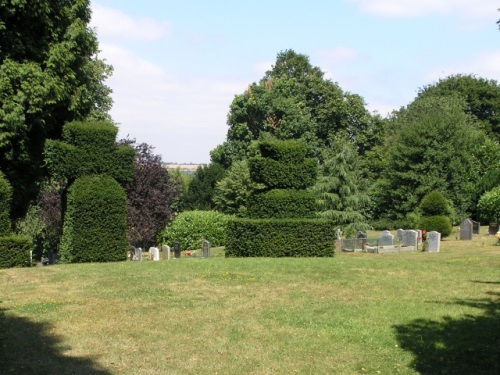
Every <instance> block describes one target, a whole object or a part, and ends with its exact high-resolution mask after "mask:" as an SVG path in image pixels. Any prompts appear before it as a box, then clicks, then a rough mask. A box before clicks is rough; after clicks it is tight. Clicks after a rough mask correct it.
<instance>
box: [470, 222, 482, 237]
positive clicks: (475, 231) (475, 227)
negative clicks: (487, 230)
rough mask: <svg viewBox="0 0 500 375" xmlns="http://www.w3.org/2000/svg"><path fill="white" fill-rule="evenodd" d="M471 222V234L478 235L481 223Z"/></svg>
mask: <svg viewBox="0 0 500 375" xmlns="http://www.w3.org/2000/svg"><path fill="white" fill-rule="evenodd" d="M471 221H472V234H479V231H480V230H481V223H480V222H478V221H474V220H471Z"/></svg>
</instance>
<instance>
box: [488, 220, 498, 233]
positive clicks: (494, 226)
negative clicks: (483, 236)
mask: <svg viewBox="0 0 500 375" xmlns="http://www.w3.org/2000/svg"><path fill="white" fill-rule="evenodd" d="M498 228H499V225H498V223H490V225H489V226H488V234H490V235H492V236H494V235H495V234H497V232H498Z"/></svg>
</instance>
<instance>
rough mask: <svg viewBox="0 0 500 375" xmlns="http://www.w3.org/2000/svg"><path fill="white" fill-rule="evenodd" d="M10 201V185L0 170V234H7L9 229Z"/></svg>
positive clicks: (10, 228)
mask: <svg viewBox="0 0 500 375" xmlns="http://www.w3.org/2000/svg"><path fill="white" fill-rule="evenodd" d="M11 202H12V187H11V186H10V184H9V181H8V180H7V179H6V178H5V176H4V175H3V173H2V172H0V236H6V235H8V234H9V233H10V232H11V230H12V227H11V221H10V204H11Z"/></svg>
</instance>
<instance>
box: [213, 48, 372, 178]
mask: <svg viewBox="0 0 500 375" xmlns="http://www.w3.org/2000/svg"><path fill="white" fill-rule="evenodd" d="M227 123H228V126H229V129H228V133H227V138H226V141H225V142H224V143H223V144H222V145H220V146H218V147H217V148H216V149H214V150H213V151H212V152H211V157H212V161H215V162H217V163H219V164H221V165H223V166H224V167H226V168H227V167H229V166H230V165H231V164H232V163H233V162H234V161H236V160H241V159H245V158H246V157H248V156H249V153H250V152H251V149H250V147H249V146H250V145H251V142H252V141H254V140H259V139H262V138H263V137H267V136H269V135H271V136H273V137H275V138H277V139H301V140H303V141H305V142H306V143H307V145H308V148H309V151H308V154H309V155H310V156H316V157H317V156H319V154H320V149H321V148H323V147H327V146H328V145H329V139H330V138H331V136H333V135H335V134H339V133H342V134H343V135H344V136H345V137H347V138H349V139H352V140H353V141H354V142H355V143H356V146H357V147H358V148H359V150H360V151H361V150H362V149H363V152H364V151H365V149H364V148H365V147H367V143H366V142H365V140H366V138H365V139H363V137H362V135H363V134H364V133H367V132H369V131H370V130H369V129H370V128H371V127H372V125H373V121H372V117H371V115H370V114H369V112H368V111H367V110H366V108H365V103H364V101H363V99H362V98H361V97H360V96H359V95H355V94H351V93H349V92H344V91H343V90H342V89H341V88H340V87H339V85H338V84H337V83H334V82H332V81H331V80H329V79H325V77H324V73H323V72H322V71H321V69H320V68H318V67H314V66H312V65H311V63H310V62H309V58H308V57H307V56H306V55H302V54H298V53H296V52H294V51H293V50H286V51H282V52H280V53H279V54H278V56H277V59H276V64H275V65H274V66H273V67H272V69H271V70H269V71H268V72H266V74H265V75H264V77H263V78H262V79H261V80H260V81H259V82H258V83H253V84H251V85H250V86H249V87H248V89H247V90H246V91H245V92H244V93H243V94H240V95H237V96H236V97H235V98H234V100H233V102H232V103H231V107H230V111H229V114H228V120H227Z"/></svg>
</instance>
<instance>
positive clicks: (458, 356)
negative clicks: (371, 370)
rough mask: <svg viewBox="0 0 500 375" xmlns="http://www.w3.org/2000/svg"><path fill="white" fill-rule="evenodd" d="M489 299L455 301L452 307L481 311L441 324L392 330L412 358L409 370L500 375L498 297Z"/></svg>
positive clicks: (421, 321) (419, 322)
mask: <svg viewBox="0 0 500 375" xmlns="http://www.w3.org/2000/svg"><path fill="white" fill-rule="evenodd" d="M489 295H490V296H491V297H489V298H483V299H474V300H457V301H456V302H455V304H459V305H464V306H469V307H475V308H478V309H481V310H483V314H482V315H479V316H472V315H464V316H463V317H461V318H459V319H453V318H450V317H444V318H443V321H440V322H437V321H433V320H425V319H417V320H415V321H413V322H412V323H410V324H406V325H398V326H395V327H394V328H395V330H396V335H397V339H398V341H399V343H400V347H401V348H402V349H404V350H407V351H410V352H412V353H413V354H414V358H415V359H414V361H413V363H412V366H413V367H414V368H415V370H417V371H418V372H419V373H421V374H428V375H433V374H436V375H437V374H440V375H441V374H454V375H458V374H464V375H465V374H467V375H472V374H474V375H485V374H495V375H498V374H500V309H499V307H500V298H499V297H500V293H493V292H490V293H489Z"/></svg>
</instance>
